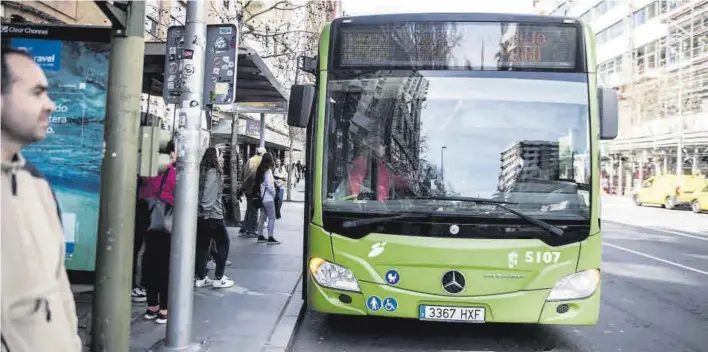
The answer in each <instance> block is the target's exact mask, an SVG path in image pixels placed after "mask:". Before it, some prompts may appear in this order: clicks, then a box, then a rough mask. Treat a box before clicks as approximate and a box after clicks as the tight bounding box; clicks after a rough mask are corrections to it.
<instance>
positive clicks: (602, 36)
mask: <svg viewBox="0 0 708 352" xmlns="http://www.w3.org/2000/svg"><path fill="white" fill-rule="evenodd" d="M624 31H625V20H624V19H622V20H619V21H617V22H616V23H615V24H613V25H611V26H609V27H607V28H605V29H604V30H602V31H600V32H598V33H597V35H596V36H595V39H596V41H597V43H598V44H603V43H606V42H609V41H610V40H612V39H615V38H617V37H619V36H621V35H622V34H624Z"/></svg>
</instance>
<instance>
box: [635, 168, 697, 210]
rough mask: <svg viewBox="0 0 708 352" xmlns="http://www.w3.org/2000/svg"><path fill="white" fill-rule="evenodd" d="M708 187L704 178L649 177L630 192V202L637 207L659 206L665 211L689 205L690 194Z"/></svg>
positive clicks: (682, 176) (685, 176) (679, 176)
mask: <svg viewBox="0 0 708 352" xmlns="http://www.w3.org/2000/svg"><path fill="white" fill-rule="evenodd" d="M706 186H708V181H707V180H706V178H705V176H690V175H662V176H655V177H651V178H649V179H648V180H646V181H644V183H643V184H642V185H641V187H639V188H638V189H636V190H635V191H634V192H632V200H633V201H634V204H635V205H637V206H641V205H644V204H650V205H661V206H663V207H664V208H666V209H673V208H675V207H676V206H688V205H691V203H690V201H689V200H692V198H690V197H683V196H682V195H683V194H692V193H694V192H697V191H698V190H701V189H703V188H705V187H706Z"/></svg>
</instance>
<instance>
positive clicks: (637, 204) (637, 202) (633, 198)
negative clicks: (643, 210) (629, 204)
mask: <svg viewBox="0 0 708 352" xmlns="http://www.w3.org/2000/svg"><path fill="white" fill-rule="evenodd" d="M632 201H634V205H636V206H638V207H641V206H642V202H641V201H640V200H639V196H638V195H636V194H635V195H634V197H632Z"/></svg>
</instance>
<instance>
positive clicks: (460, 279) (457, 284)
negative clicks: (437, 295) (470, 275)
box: [442, 270, 465, 294]
mask: <svg viewBox="0 0 708 352" xmlns="http://www.w3.org/2000/svg"><path fill="white" fill-rule="evenodd" d="M442 287H443V290H445V291H446V292H447V293H452V294H456V293H460V292H462V290H464V289H465V276H464V275H462V273H461V272H459V271H455V270H453V271H448V272H446V273H445V274H444V275H443V277H442Z"/></svg>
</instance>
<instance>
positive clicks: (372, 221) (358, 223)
mask: <svg viewBox="0 0 708 352" xmlns="http://www.w3.org/2000/svg"><path fill="white" fill-rule="evenodd" d="M429 216H430V214H426V213H401V214H398V215H392V216H384V217H380V218H367V219H356V220H347V221H344V222H343V223H342V227H343V228H345V229H350V228H353V227H358V226H364V225H371V224H377V223H380V222H384V221H390V220H398V219H415V218H427V217H429Z"/></svg>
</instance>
